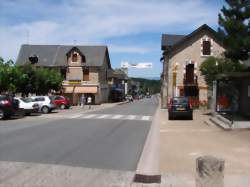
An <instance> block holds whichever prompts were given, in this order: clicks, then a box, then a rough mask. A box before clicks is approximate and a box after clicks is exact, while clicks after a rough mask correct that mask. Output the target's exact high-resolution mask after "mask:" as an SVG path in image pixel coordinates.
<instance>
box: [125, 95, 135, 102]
mask: <svg viewBox="0 0 250 187" xmlns="http://www.w3.org/2000/svg"><path fill="white" fill-rule="evenodd" d="M125 99H126V100H127V101H130V102H132V101H134V99H133V97H132V95H126V97H125Z"/></svg>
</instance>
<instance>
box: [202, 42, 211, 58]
mask: <svg viewBox="0 0 250 187" xmlns="http://www.w3.org/2000/svg"><path fill="white" fill-rule="evenodd" d="M202 49H203V51H202V53H203V55H211V42H210V41H203V43H202Z"/></svg>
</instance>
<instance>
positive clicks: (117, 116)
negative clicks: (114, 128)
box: [111, 115, 123, 119]
mask: <svg viewBox="0 0 250 187" xmlns="http://www.w3.org/2000/svg"><path fill="white" fill-rule="evenodd" d="M122 116H123V115H114V116H113V117H112V118H111V119H119V118H121V117H122Z"/></svg>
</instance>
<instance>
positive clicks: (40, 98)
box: [34, 97, 45, 101]
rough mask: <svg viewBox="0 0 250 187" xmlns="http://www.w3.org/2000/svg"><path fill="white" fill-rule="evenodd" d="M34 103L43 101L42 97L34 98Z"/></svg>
mask: <svg viewBox="0 0 250 187" xmlns="http://www.w3.org/2000/svg"><path fill="white" fill-rule="evenodd" d="M34 101H45V99H44V97H36V98H34Z"/></svg>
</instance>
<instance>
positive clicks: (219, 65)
mask: <svg viewBox="0 0 250 187" xmlns="http://www.w3.org/2000/svg"><path fill="white" fill-rule="evenodd" d="M245 69H246V66H245V65H243V64H240V63H234V62H233V61H232V60H230V59H226V58H216V57H209V58H207V59H206V60H205V61H204V62H203V63H202V64H201V66H200V71H201V74H202V75H204V77H205V81H206V83H207V84H208V86H210V87H211V86H212V83H213V81H214V80H216V75H218V74H220V73H228V72H238V71H244V70H245Z"/></svg>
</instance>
